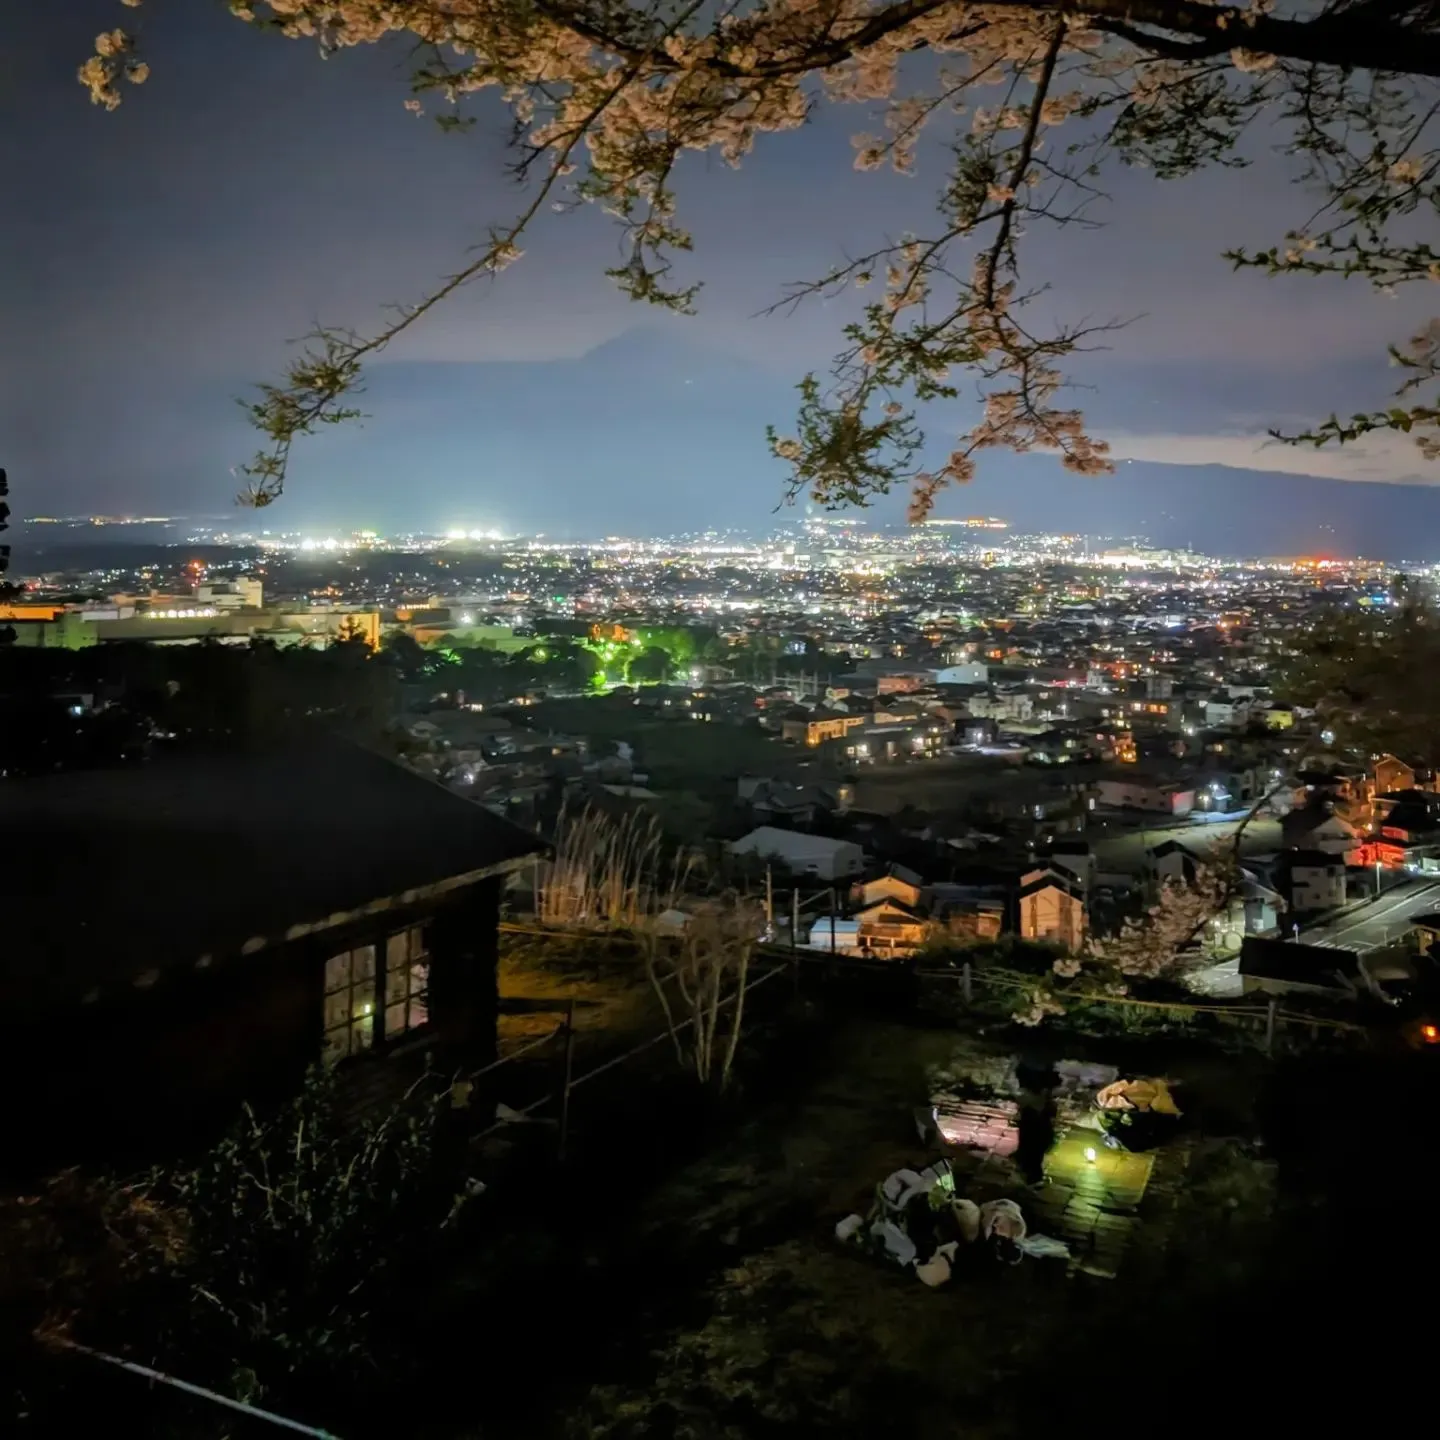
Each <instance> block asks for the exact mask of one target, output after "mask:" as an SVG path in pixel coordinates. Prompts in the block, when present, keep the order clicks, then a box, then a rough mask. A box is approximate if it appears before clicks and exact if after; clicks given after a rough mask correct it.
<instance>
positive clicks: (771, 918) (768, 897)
mask: <svg viewBox="0 0 1440 1440" xmlns="http://www.w3.org/2000/svg"><path fill="white" fill-rule="evenodd" d="M774 934H775V871H774V868H773V867H772V866H770V865H766V867H765V938H766V939H767V940H769V939H772V938H773V937H774Z"/></svg>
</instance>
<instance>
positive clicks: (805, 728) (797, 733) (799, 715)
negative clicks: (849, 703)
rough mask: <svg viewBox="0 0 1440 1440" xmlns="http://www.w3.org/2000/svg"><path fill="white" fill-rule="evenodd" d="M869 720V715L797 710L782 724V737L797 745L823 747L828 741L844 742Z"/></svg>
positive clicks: (835, 711)
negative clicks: (847, 736)
mask: <svg viewBox="0 0 1440 1440" xmlns="http://www.w3.org/2000/svg"><path fill="white" fill-rule="evenodd" d="M869 719H870V717H869V716H868V715H847V714H843V713H842V712H840V711H838V710H814V711H806V710H796V711H792V712H791V713H790V714H789V715H787V716H786V717H785V719H784V720H783V721H782V722H781V725H780V735H781V738H782V739H785V740H790V741H794V742H796V743H797V744H802V745H823V744H824V743H825V742H826V741H827V740H843V739H844V738H845V736H846V735H848V734H849V733H850V732H851V731H852V730H857V729H859V728H860V727H861V726H863V725H865V724H867V723H868V721H869Z"/></svg>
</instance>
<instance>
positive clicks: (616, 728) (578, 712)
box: [529, 695, 804, 791]
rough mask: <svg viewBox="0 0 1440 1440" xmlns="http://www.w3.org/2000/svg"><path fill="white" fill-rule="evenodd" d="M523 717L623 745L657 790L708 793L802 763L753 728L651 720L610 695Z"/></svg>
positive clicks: (545, 706)
mask: <svg viewBox="0 0 1440 1440" xmlns="http://www.w3.org/2000/svg"><path fill="white" fill-rule="evenodd" d="M529 715H530V716H531V717H532V718H533V719H534V720H535V721H536V723H537V724H539V725H542V726H546V727H548V728H550V729H552V730H556V731H559V732H561V733H564V734H567V735H584V736H587V737H588V738H589V739H590V740H591V741H592V742H597V741H603V740H611V741H614V740H624V741H627V742H629V744H630V745H632V746H633V747H634V750H635V763H636V766H637V767H638V768H639V769H640V770H641V771H642V772H644V773H645V774H648V775H649V777H650V784H651V786H652V787H653V788H655V789H657V790H699V791H705V790H711V789H714V788H716V787H717V786H720V785H722V784H724V782H726V781H729V780H731V779H733V778H734V777H736V776H738V775H741V774H743V773H746V772H751V773H754V774H757V775H772V774H775V773H777V772H778V771H781V770H784V769H787V768H789V767H791V766H793V764H794V762H795V760H796V759H797V758H804V757H803V756H800V755H799V752H798V751H796V750H795V749H794V748H793V747H791V746H787V745H784V744H782V743H781V742H780V741H779V740H777V739H775V738H774V737H773V736H770V735H768V734H766V733H764V732H763V731H761V730H759V729H758V728H756V727H755V726H753V725H732V724H728V723H722V722H714V723H709V722H704V721H698V720H690V719H677V720H657V719H654V718H652V716H651V715H650V714H649V712H647V711H645V710H642V709H640V708H639V707H637V706H635V705H633V704H631V703H630V702H629V701H628V700H623V699H621V700H617V699H615V698H613V697H611V696H604V695H601V696H595V697H593V698H584V699H569V700H547V701H545V702H543V703H542V704H540V705H536V706H535V707H534V709H533V710H531V711H530V712H529Z"/></svg>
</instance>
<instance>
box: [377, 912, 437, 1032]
mask: <svg viewBox="0 0 1440 1440" xmlns="http://www.w3.org/2000/svg"><path fill="white" fill-rule="evenodd" d="M429 984H430V954H429V951H428V950H427V949H426V947H425V929H424V927H423V926H421V925H412V926H411V927H410V928H409V929H408V930H401V931H399V932H398V933H396V934H394V935H392V936H391V937H390V938H389V939H388V940H387V941H386V942H385V1038H386V1039H387V1040H390V1039H394V1037H395V1036H397V1035H403V1034H405V1032H406V1031H407V1030H415V1029H418V1028H419V1027H420V1026H421V1025H423V1024H425V1022H426V1021H427V1020H429V1018H430V1011H429V1008H428V1006H427V1005H426V1003H425V1002H426V998H427V997H426V992H427V989H428V987H429Z"/></svg>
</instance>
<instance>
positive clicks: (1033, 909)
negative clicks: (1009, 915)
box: [1018, 870, 1085, 954]
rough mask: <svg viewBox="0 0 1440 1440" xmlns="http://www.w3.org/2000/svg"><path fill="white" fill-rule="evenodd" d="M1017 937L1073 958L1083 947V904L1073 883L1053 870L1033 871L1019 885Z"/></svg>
mask: <svg viewBox="0 0 1440 1440" xmlns="http://www.w3.org/2000/svg"><path fill="white" fill-rule="evenodd" d="M1018 898H1019V933H1020V936H1021V938H1022V939H1024V940H1044V941H1049V942H1050V943H1052V944H1055V945H1060V946H1062V947H1063V948H1064V949H1065V950H1068V951H1069V952H1070V953H1072V954H1074V953H1075V952H1076V951H1078V950H1079V949H1080V947H1081V946H1082V945H1083V944H1084V943H1085V901H1084V899H1083V898H1082V896H1081V895H1080V893H1079V889H1078V887H1077V886H1076V884H1075V883H1074V881H1073V880H1072V879H1071V878H1069V877H1068V876H1064V875H1061V874H1059V873H1058V872H1056V871H1054V870H1032V871H1031V872H1030V873H1029V874H1028V875H1026V876H1024V878H1023V879H1022V880H1021V882H1020V893H1019V897H1018Z"/></svg>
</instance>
